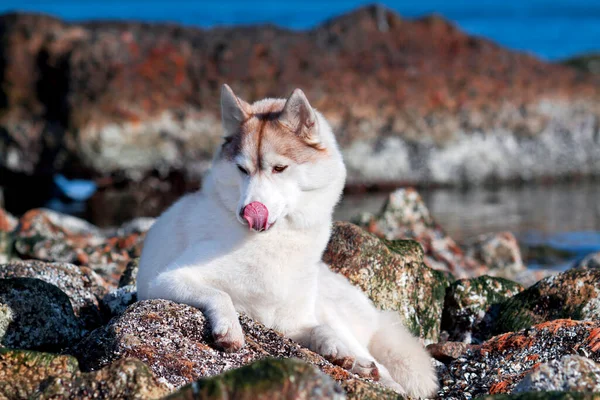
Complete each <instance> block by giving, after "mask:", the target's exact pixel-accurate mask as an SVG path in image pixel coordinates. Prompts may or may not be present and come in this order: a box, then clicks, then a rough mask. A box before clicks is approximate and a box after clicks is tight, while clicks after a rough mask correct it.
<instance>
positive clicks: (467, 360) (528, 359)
mask: <svg viewBox="0 0 600 400" xmlns="http://www.w3.org/2000/svg"><path fill="white" fill-rule="evenodd" d="M565 355H585V356H586V357H587V358H589V359H590V360H593V361H595V362H598V361H600V321H598V320H596V321H573V320H568V319H562V320H554V321H550V322H545V323H542V324H538V325H535V326H532V327H530V328H528V329H524V330H521V331H519V332H512V333H505V334H503V335H499V336H496V337H493V338H491V339H489V340H488V341H486V342H484V343H483V344H482V345H480V346H477V347H475V348H473V349H470V350H467V352H466V353H465V354H464V355H463V356H461V357H459V358H458V359H456V360H455V361H453V362H452V363H450V364H449V365H448V367H447V368H446V369H445V370H444V371H443V373H442V375H441V376H440V382H441V385H442V388H441V390H440V391H439V392H438V396H439V397H440V398H475V397H477V396H483V395H487V394H492V395H494V394H503V393H512V392H513V390H514V389H515V387H516V386H517V384H519V382H521V381H522V380H523V379H524V377H525V376H526V375H527V374H529V373H531V372H532V371H534V370H535V369H536V368H538V367H539V366H540V365H542V364H543V363H546V362H548V361H550V360H553V359H560V358H562V357H563V356H565Z"/></svg>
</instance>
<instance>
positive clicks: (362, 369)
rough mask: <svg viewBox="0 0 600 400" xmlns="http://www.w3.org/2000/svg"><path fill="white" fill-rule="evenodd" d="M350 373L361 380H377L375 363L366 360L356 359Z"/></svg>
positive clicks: (377, 372) (377, 369)
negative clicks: (360, 377) (361, 378)
mask: <svg viewBox="0 0 600 400" xmlns="http://www.w3.org/2000/svg"><path fill="white" fill-rule="evenodd" d="M350 372H352V373H355V374H356V375H358V376H362V377H363V378H369V379H373V380H374V381H378V380H379V368H377V364H375V361H373V360H370V359H368V358H357V359H356V361H355V362H354V365H353V366H352V369H351V370H350Z"/></svg>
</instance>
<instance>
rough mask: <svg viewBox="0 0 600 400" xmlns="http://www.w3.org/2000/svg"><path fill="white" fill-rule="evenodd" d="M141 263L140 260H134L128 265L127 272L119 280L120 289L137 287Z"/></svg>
mask: <svg viewBox="0 0 600 400" xmlns="http://www.w3.org/2000/svg"><path fill="white" fill-rule="evenodd" d="M139 263H140V259H139V258H134V259H133V260H131V261H129V262H128V263H127V266H126V267H125V271H123V274H122V275H121V277H120V278H119V287H123V286H128V285H132V286H135V285H136V282H137V274H138V268H139Z"/></svg>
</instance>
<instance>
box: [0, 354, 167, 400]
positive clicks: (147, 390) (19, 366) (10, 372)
mask: <svg viewBox="0 0 600 400" xmlns="http://www.w3.org/2000/svg"><path fill="white" fill-rule="evenodd" d="M165 393H166V390H165V389H164V388H163V387H161V386H160V385H158V384H157V382H156V381H155V380H154V378H153V376H152V373H151V372H150V371H149V370H148V367H146V366H145V365H144V364H143V363H141V362H140V361H138V360H134V359H125V360H120V361H117V362H115V363H114V364H111V365H110V366H108V367H106V368H104V369H102V370H99V371H94V372H90V373H81V372H80V371H79V367H78V364H77V360H76V359H75V358H74V357H71V356H66V355H56V354H48V353H37V352H33V351H24V350H7V349H0V397H2V398H7V399H26V398H36V399H81V398H100V399H147V398H158V397H161V396H162V395H164V394H165Z"/></svg>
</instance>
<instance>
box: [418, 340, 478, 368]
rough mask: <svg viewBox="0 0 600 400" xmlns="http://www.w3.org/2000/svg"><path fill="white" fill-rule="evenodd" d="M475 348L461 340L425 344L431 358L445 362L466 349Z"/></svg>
mask: <svg viewBox="0 0 600 400" xmlns="http://www.w3.org/2000/svg"><path fill="white" fill-rule="evenodd" d="M472 348H475V347H474V346H471V345H469V344H467V343H463V342H440V343H431V344H429V345H427V351H428V352H429V354H431V356H432V357H433V358H435V359H436V360H438V361H440V362H443V363H445V364H448V363H450V362H451V361H454V360H456V359H457V358H459V357H460V356H462V355H463V354H465V353H466V351H467V350H468V349H472Z"/></svg>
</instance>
